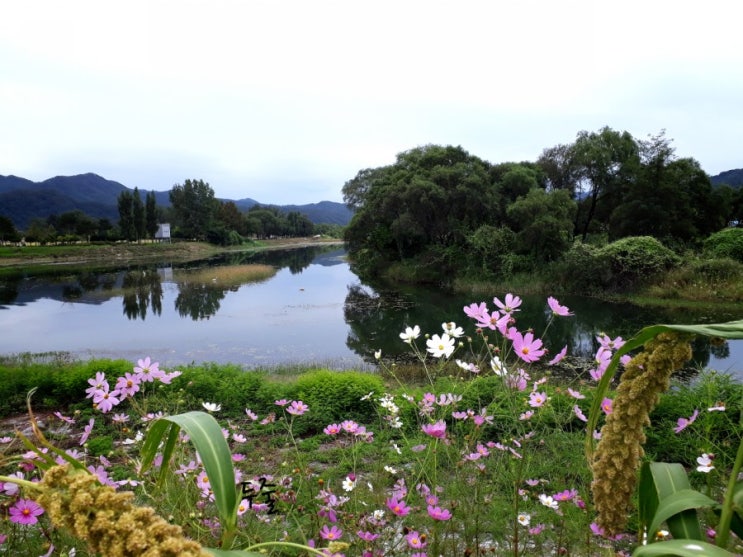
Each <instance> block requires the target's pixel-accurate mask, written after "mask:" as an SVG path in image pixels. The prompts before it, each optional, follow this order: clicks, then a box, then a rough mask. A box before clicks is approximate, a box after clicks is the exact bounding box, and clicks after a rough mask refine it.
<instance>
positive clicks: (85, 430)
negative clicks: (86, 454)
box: [80, 418, 95, 445]
mask: <svg viewBox="0 0 743 557" xmlns="http://www.w3.org/2000/svg"><path fill="white" fill-rule="evenodd" d="M94 424H95V418H90V421H89V422H88V425H86V426H85V427H84V428H83V434H82V435H81V436H80V444H81V445H84V444H85V442H86V441H87V440H88V437H90V434H91V433H92V432H93V425H94Z"/></svg>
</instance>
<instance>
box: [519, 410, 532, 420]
mask: <svg viewBox="0 0 743 557" xmlns="http://www.w3.org/2000/svg"><path fill="white" fill-rule="evenodd" d="M533 415H534V410H527V411H526V412H524V413H523V414H521V415H520V416H519V420H521V421H526V420H529V419H531V417H532V416H533Z"/></svg>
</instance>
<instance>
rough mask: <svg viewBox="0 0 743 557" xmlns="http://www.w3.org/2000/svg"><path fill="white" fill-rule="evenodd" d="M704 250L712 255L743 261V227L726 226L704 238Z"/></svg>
mask: <svg viewBox="0 0 743 557" xmlns="http://www.w3.org/2000/svg"><path fill="white" fill-rule="evenodd" d="M704 252H705V253H706V254H708V255H709V256H711V257H717V258H722V257H727V258H730V259H735V260H736V261H739V262H741V263H743V228H725V229H724V230H720V231H719V232H715V233H714V234H712V235H711V236H709V237H708V238H707V239H706V240H704Z"/></svg>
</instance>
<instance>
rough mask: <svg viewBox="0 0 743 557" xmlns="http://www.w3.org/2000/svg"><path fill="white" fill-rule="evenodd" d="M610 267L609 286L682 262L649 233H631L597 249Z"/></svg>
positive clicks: (624, 285) (638, 279)
mask: <svg viewBox="0 0 743 557" xmlns="http://www.w3.org/2000/svg"><path fill="white" fill-rule="evenodd" d="M598 254H599V256H601V257H603V258H604V260H605V263H606V265H608V268H609V269H610V271H611V278H610V279H609V280H608V284H606V286H607V287H609V288H616V289H625V288H630V287H632V286H634V285H636V284H638V283H641V282H644V281H646V280H648V279H650V278H652V277H653V276H654V275H657V274H658V273H660V272H662V271H666V270H668V269H671V268H673V267H675V266H677V265H679V264H680V263H681V259H680V258H679V257H678V256H677V255H676V254H675V253H673V252H672V251H671V250H669V249H668V248H667V247H665V246H664V245H663V244H662V243H660V241H658V240H657V239H655V238H653V237H652V236H630V237H627V238H622V239H621V240H617V241H616V242H612V243H611V244H609V245H607V246H604V247H603V248H601V249H600V250H598Z"/></svg>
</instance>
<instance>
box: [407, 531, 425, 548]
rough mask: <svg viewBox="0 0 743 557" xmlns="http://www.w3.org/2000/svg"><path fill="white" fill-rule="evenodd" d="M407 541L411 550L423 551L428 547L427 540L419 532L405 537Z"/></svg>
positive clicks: (413, 532)
mask: <svg viewBox="0 0 743 557" xmlns="http://www.w3.org/2000/svg"><path fill="white" fill-rule="evenodd" d="M405 540H406V541H407V542H408V546H409V547H410V548H411V549H423V548H424V547H426V538H425V536H421V535H420V534H419V533H418V532H417V531H415V530H414V531H412V532H410V533H409V534H407V535H406V536H405Z"/></svg>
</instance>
